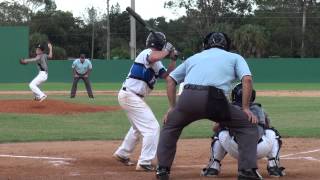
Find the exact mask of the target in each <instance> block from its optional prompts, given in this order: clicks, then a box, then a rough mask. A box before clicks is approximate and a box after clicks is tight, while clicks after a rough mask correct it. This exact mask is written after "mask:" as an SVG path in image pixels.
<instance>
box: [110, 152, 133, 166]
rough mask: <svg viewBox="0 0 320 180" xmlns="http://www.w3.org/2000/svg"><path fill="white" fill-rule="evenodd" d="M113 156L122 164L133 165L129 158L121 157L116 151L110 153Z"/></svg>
mask: <svg viewBox="0 0 320 180" xmlns="http://www.w3.org/2000/svg"><path fill="white" fill-rule="evenodd" d="M112 157H113V158H115V159H116V160H117V161H119V162H121V163H122V164H124V165H125V166H132V165H134V162H132V161H131V160H130V158H127V157H121V156H119V155H117V154H116V153H114V154H113V155H112Z"/></svg>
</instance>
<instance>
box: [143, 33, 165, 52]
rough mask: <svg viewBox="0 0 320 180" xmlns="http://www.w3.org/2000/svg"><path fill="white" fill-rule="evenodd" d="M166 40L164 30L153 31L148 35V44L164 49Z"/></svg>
mask: <svg viewBox="0 0 320 180" xmlns="http://www.w3.org/2000/svg"><path fill="white" fill-rule="evenodd" d="M166 42H167V41H166V36H165V35H164V34H163V33H162V32H151V33H150V34H149V35H148V37H147V40H146V46H147V48H149V47H153V48H156V49H157V50H162V48H163V46H164V45H165V44H166Z"/></svg>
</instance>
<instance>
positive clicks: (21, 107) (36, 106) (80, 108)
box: [0, 99, 120, 114]
mask: <svg viewBox="0 0 320 180" xmlns="http://www.w3.org/2000/svg"><path fill="white" fill-rule="evenodd" d="M119 109H120V107H118V106H97V105H85V104H76V103H69V102H65V101H59V100H51V99H50V100H49V99H47V100H45V101H43V102H38V101H33V100H0V112H4V113H28V114H76V113H89V112H102V111H115V110H119Z"/></svg>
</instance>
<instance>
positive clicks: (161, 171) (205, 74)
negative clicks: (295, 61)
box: [156, 32, 262, 180]
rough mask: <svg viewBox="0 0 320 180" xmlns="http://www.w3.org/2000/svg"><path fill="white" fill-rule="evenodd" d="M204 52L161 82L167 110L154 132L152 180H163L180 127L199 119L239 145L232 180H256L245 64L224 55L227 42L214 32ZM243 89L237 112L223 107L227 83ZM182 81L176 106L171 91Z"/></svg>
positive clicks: (254, 131) (253, 122) (252, 119)
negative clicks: (156, 137) (229, 133)
mask: <svg viewBox="0 0 320 180" xmlns="http://www.w3.org/2000/svg"><path fill="white" fill-rule="evenodd" d="M203 45H204V49H205V50H204V51H202V52H200V53H198V54H195V55H193V56H191V57H190V58H188V59H187V60H186V61H185V62H184V63H182V64H181V65H179V66H178V67H177V68H176V69H175V70H174V71H173V72H171V73H170V75H169V76H168V77H167V82H168V87H167V95H168V98H169V104H170V108H169V110H168V113H167V114H166V115H165V118H164V120H165V124H164V126H163V128H162V130H161V132H160V140H159V145H158V151H157V157H158V167H157V173H156V175H157V177H158V178H159V179H161V180H163V179H166V180H167V179H169V174H170V168H171V165H172V162H173V160H174V157H175V153H176V148H177V141H178V139H179V136H180V134H181V132H182V130H183V128H184V127H186V126H187V125H189V124H190V123H192V122H194V121H197V120H200V119H210V120H213V121H216V122H219V123H220V124H223V125H224V126H227V127H228V128H230V130H232V131H233V132H234V134H235V137H236V138H237V141H238V145H239V160H238V169H239V171H238V179H240V180H244V179H245V180H248V179H259V180H260V179H262V177H261V176H260V174H259V173H258V172H257V171H256V170H257V157H256V154H257V143H258V140H259V138H258V127H257V124H256V123H257V118H256V116H254V115H253V113H252V112H251V111H250V109H249V102H250V97H251V92H252V77H251V72H250V70H249V67H248V65H247V63H246V61H245V60H244V59H243V57H241V56H240V55H238V54H234V53H230V52H228V50H229V47H230V40H229V38H228V37H227V35H226V34H224V33H220V32H212V33H209V34H208V35H207V36H206V37H205V39H204V41H203ZM237 79H240V80H242V83H243V96H242V99H243V101H242V108H243V109H242V110H240V109H238V108H235V107H234V106H232V105H231V104H229V102H228V100H227V98H226V94H227V93H228V92H229V91H230V89H231V82H232V81H234V80H237ZM183 80H184V83H185V85H184V90H183V92H182V94H181V95H180V97H179V99H178V101H177V103H176V86H177V84H179V83H181V81H183Z"/></svg>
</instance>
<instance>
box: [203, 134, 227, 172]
mask: <svg viewBox="0 0 320 180" xmlns="http://www.w3.org/2000/svg"><path fill="white" fill-rule="evenodd" d="M218 134H219V132H218V133H217V134H216V135H215V136H213V137H212V143H211V155H210V159H209V163H208V165H207V167H205V168H203V169H202V171H201V175H202V176H217V175H218V174H219V172H220V167H221V163H220V161H221V160H222V159H223V158H224V156H225V155H226V151H225V150H224V149H223V147H222V146H221V143H220V141H219V137H218Z"/></svg>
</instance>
